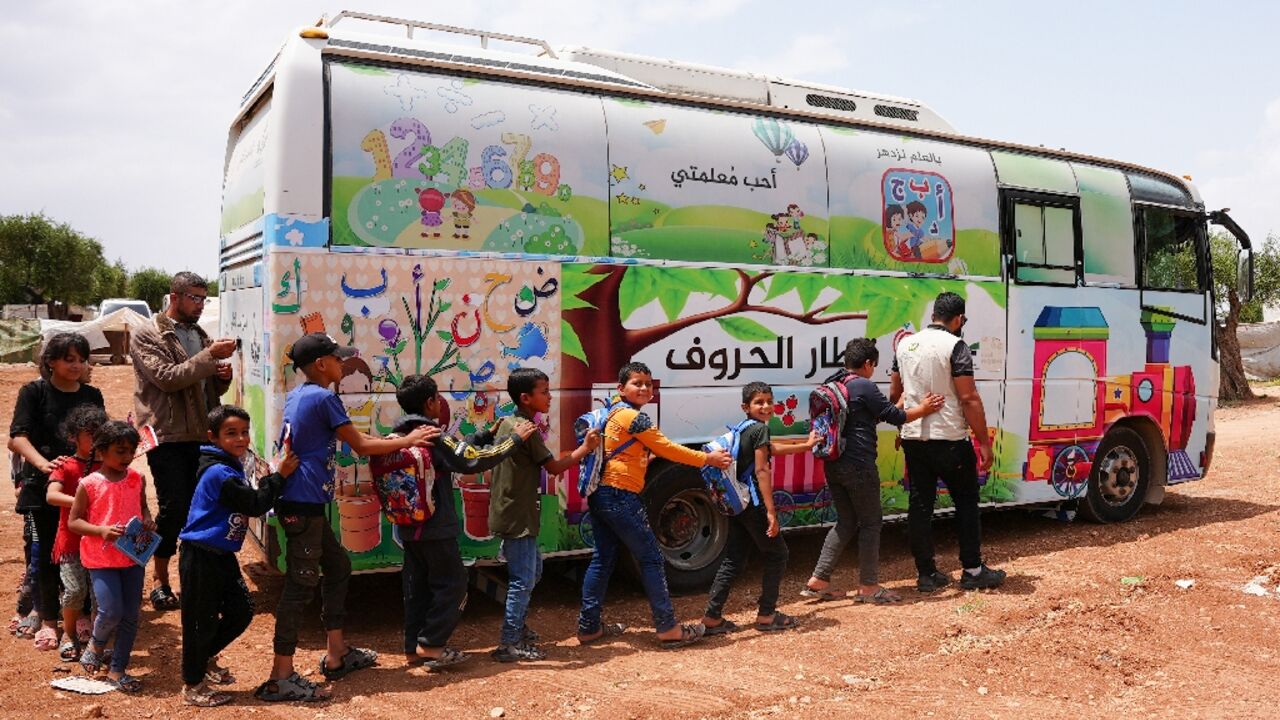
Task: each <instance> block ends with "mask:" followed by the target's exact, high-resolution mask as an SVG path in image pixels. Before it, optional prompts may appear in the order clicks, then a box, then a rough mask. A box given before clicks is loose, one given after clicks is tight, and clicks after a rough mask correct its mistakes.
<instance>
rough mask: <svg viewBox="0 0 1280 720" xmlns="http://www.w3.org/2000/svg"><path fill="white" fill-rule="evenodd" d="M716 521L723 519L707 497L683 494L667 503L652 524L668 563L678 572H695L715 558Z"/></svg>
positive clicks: (676, 495) (695, 493)
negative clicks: (678, 570) (679, 570)
mask: <svg viewBox="0 0 1280 720" xmlns="http://www.w3.org/2000/svg"><path fill="white" fill-rule="evenodd" d="M717 521H718V522H719V523H720V524H723V523H724V517H723V516H722V515H720V513H718V512H717V511H716V510H715V508H714V507H712V505H711V501H710V499H708V498H707V496H706V493H704V492H700V491H694V490H684V491H681V492H679V493H677V494H675V495H674V496H672V498H671V499H670V500H668V501H667V503H666V504H665V505H663V506H662V510H661V511H660V512H659V514H658V519H657V522H656V523H654V525H655V528H656V530H657V533H656V534H657V539H658V546H659V547H660V548H662V554H663V555H665V556H666V558H667V562H669V563H671V565H672V566H673V567H676V568H678V569H681V570H698V569H701V568H703V567H705V566H706V565H707V564H708V563H710V562H711V561H712V560H714V559H715V555H716V554H717V547H716V545H717V543H716V538H717V537H718V535H719V533H718V532H717V530H718V527H717Z"/></svg>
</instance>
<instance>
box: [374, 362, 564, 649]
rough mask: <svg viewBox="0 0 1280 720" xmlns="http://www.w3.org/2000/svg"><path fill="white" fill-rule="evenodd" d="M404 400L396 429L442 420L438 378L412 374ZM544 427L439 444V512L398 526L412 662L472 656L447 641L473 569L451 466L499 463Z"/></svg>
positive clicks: (526, 425) (401, 394) (466, 468)
mask: <svg viewBox="0 0 1280 720" xmlns="http://www.w3.org/2000/svg"><path fill="white" fill-rule="evenodd" d="M396 401H397V402H399V403H400V408H401V409H402V410H404V411H405V412H406V413H408V415H406V416H405V417H403V418H401V419H400V422H399V423H397V424H396V428H395V432H397V433H408V432H413V431H414V430H415V429H416V428H420V427H432V428H435V427H436V425H435V422H436V421H435V420H434V418H438V417H440V402H441V400H440V396H439V394H438V389H437V387H436V381H435V380H432V379H431V378H430V377H427V376H426V375H409V376H407V377H406V378H405V379H404V380H403V381H402V382H401V383H400V387H399V388H398V389H397V390H396ZM536 429H537V428H535V427H534V425H533V423H531V422H516V423H513V424H512V426H511V429H510V432H509V433H507V435H506V437H504V439H503V440H502V441H501V442H499V443H497V444H495V445H492V446H491V447H483V448H481V447H475V446H474V445H470V444H468V443H465V442H462V441H459V440H457V439H455V438H452V437H448V436H441V437H440V438H439V440H437V442H436V444H435V445H434V446H432V448H431V464H432V466H433V467H434V468H435V470H436V473H437V474H436V478H435V484H434V485H433V486H432V489H431V496H432V500H433V503H434V505H435V512H433V513H432V515H431V517H429V518H427V520H426V521H425V522H423V523H422V524H421V525H413V526H408V525H402V526H400V527H398V528H397V532H398V533H399V534H400V541H401V543H402V544H403V546H404V568H403V569H402V571H401V574H400V578H401V583H402V585H403V587H404V652H405V662H406V663H408V664H410V665H423V666H425V667H427V668H430V669H432V670H438V669H440V668H443V667H447V666H449V665H456V664H458V663H460V662H463V661H464V660H467V659H468V656H467V655H466V654H465V653H463V652H460V651H459V650H457V649H455V648H452V647H449V646H448V645H447V643H448V641H449V636H450V635H452V634H453V631H454V629H455V628H457V626H458V620H459V619H461V617H462V604H463V601H464V600H465V599H466V597H467V569H466V567H465V566H464V565H463V564H462V553H461V551H460V550H459V549H458V532H459V530H460V529H461V528H460V527H459V525H458V513H457V510H456V509H455V508H454V504H453V482H452V478H451V476H450V474H449V473H451V472H456V473H462V474H465V475H470V474H474V473H478V472H484V471H485V470H488V469H490V468H492V467H494V466H496V465H497V464H498V463H501V462H503V461H504V460H506V459H507V458H508V457H510V456H511V455H512V453H514V452H516V451H517V450H519V449H520V448H521V447H522V445H523V444H525V443H526V442H528V441H529V438H530V437H531V436H532V437H536V435H535V430H536ZM437 431H438V430H437ZM540 443H541V441H540V440H539V444H540Z"/></svg>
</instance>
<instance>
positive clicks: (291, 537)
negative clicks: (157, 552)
mask: <svg viewBox="0 0 1280 720" xmlns="http://www.w3.org/2000/svg"><path fill="white" fill-rule="evenodd" d="M354 355H355V348H352V347H345V346H340V345H338V343H337V341H335V340H334V339H333V338H331V337H329V336H328V335H325V334H324V333H311V334H310V335H304V336H303V337H302V338H300V339H299V340H298V341H297V342H295V343H294V344H293V347H291V348H290V349H289V359H290V360H292V361H293V367H294V369H295V370H299V371H301V372H302V374H303V375H305V376H306V378H307V381H306V382H305V383H303V384H302V385H300V386H298V387H296V388H294V389H293V390H290V391H289V394H288V395H287V396H286V398H285V405H284V422H285V423H286V425H287V426H288V427H290V428H291V433H292V434H291V439H292V443H293V451H294V452H295V453H297V455H298V469H297V472H295V473H294V474H293V475H292V476H291V477H290V478H289V480H288V482H287V483H285V487H284V492H283V493H281V495H280V499H279V500H278V501H277V502H276V516H277V518H278V519H279V520H280V525H281V527H282V528H283V530H284V538H285V541H284V556H285V572H286V574H285V582H284V590H283V592H282V593H281V595H280V603H279V605H277V606H276V631H275V638H274V640H273V641H272V646H273V648H274V650H275V660H274V662H273V664H272V668H271V677H270V678H269V679H268V680H267V681H266V682H264V683H262V684H261V685H259V686H258V689H257V690H256V691H254V696H255V697H257V698H259V699H261V700H266V701H268V702H279V701H283V700H304V701H307V702H313V701H318V700H325V699H328V697H329V693H328V692H327V691H326V690H323V689H320V688H319V687H317V685H316V684H315V683H313V682H311V681H309V680H306V679H304V678H303V677H302V676H300V675H298V673H296V672H294V666H293V653H294V651H295V650H296V649H297V647H298V627H299V625H301V624H302V613H303V610H305V609H306V606H307V604H308V603H309V602H311V598H312V596H313V595H314V594H315V588H316V586H317V585H319V586H320V598H321V603H322V606H321V612H320V617H321V621H322V622H323V623H324V628H325V632H326V635H327V640H328V642H327V648H326V649H327V652H326V654H325V656H324V657H323V659H321V661H320V673H321V675H323V676H324V678H325V679H326V680H337V679H339V678H342V677H345V676H346V675H348V674H350V673H351V672H354V671H356V670H360V669H362V668H367V667H371V666H372V665H373V664H374V663H375V662H377V660H378V654H377V653H375V652H374V651H372V650H368V649H365V648H355V647H351V646H349V645H347V643H346V640H345V638H344V637H343V632H342V627H343V625H344V623H345V621H346V608H345V607H344V606H345V604H346V596H347V581H348V580H349V579H350V577H351V558H349V557H348V556H347V551H346V550H345V549H343V547H342V545H340V544H339V543H338V538H337V537H336V536H335V535H334V534H333V528H332V527H331V526H330V525H329V520H328V518H327V517H326V515H325V510H326V508H328V507H329V503H331V502H333V495H334V473H333V470H334V452H335V450H336V448H337V444H336V443H337V442H338V441H341V442H344V443H346V444H347V445H349V446H350V447H351V449H352V450H353V451H355V452H356V453H358V454H360V455H371V454H380V453H387V452H391V451H394V450H399V449H401V448H406V447H411V446H418V447H425V446H427V445H429V444H430V443H431V440H432V439H433V438H435V437H436V436H438V435H439V434H440V430H439V428H434V427H427V426H423V427H419V428H417V429H415V430H414V431H413V432H411V433H409V434H407V435H405V436H404V437H400V438H394V439H393V438H388V439H379V438H373V437H370V436H369V435H366V434H364V433H362V432H360V431H359V430H356V428H355V427H354V426H353V425H352V424H351V418H349V417H347V410H346V408H345V407H343V405H342V401H341V400H340V399H339V398H338V396H337V395H336V394H334V393H333V392H332V391H331V390H329V389H328V388H329V387H330V386H331V385H334V384H335V383H338V382H340V381H341V380H342V361H343V360H344V359H346V358H349V357H353V356H354ZM322 578H323V581H322Z"/></svg>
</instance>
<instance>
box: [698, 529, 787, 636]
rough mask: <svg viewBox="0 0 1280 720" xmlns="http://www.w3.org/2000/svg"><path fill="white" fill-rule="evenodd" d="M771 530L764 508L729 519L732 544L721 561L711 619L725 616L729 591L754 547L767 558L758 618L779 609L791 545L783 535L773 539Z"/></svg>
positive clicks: (709, 612)
mask: <svg viewBox="0 0 1280 720" xmlns="http://www.w3.org/2000/svg"><path fill="white" fill-rule="evenodd" d="M768 529H769V516H768V513H766V512H765V509H764V508H763V507H759V506H753V507H749V508H747V509H746V510H743V511H742V512H741V513H739V514H737V515H735V516H733V517H731V518H729V540H728V544H727V547H726V548H725V555H724V559H723V560H721V561H720V569H719V570H717V571H716V579H715V581H714V582H712V583H711V596H710V598H709V599H708V600H707V612H706V615H707V617H709V618H719V617H720V616H721V613H722V612H724V604H725V601H726V600H728V599H729V588H730V587H731V586H732V585H733V581H734V579H735V578H736V577H738V574H739V573H741V572H742V569H743V568H744V567H746V564H747V555H748V554H749V553H750V552H751V548H752V547H756V548H759V549H760V552H761V554H763V555H764V575H763V576H762V577H761V579H760V602H759V609H758V611H757V614H758V615H759V616H760V617H768V616H770V615H772V614H773V613H774V611H775V610H777V609H778V588H779V587H780V586H781V585H782V575H783V573H784V572H786V569H787V556H788V554H789V553H788V550H787V541H786V540H784V539H783V538H782V534H781V533H779V534H778V536H777V537H769V536H768V535H767V534H766V532H767V531H768Z"/></svg>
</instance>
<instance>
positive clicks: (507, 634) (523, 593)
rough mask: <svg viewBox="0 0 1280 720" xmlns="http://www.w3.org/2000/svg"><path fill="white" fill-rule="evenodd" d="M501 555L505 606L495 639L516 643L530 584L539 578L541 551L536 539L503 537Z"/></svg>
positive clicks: (526, 610)
mask: <svg viewBox="0 0 1280 720" xmlns="http://www.w3.org/2000/svg"><path fill="white" fill-rule="evenodd" d="M502 555H503V557H505V558H506V559H507V609H506V612H505V613H504V614H503V616H502V635H501V636H500V637H499V638H498V642H500V643H502V644H503V645H516V644H518V643H519V642H520V640H521V638H523V637H524V624H525V623H524V618H525V614H526V613H527V612H528V611H529V598H530V597H531V596H532V595H533V587H534V586H535V585H537V584H538V581H539V580H541V579H542V553H541V552H539V551H538V538H537V537H536V536H533V535H526V536H524V537H518V538H504V539H503V541H502Z"/></svg>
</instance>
